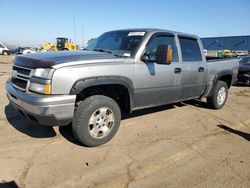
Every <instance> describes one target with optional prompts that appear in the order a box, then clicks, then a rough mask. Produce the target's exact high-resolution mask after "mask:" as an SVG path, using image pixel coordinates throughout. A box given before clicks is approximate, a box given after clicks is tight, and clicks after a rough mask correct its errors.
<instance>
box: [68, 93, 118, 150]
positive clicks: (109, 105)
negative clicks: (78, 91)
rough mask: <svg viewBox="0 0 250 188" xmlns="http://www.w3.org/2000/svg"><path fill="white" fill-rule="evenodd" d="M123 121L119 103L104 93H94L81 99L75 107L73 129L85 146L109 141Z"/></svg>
mask: <svg viewBox="0 0 250 188" xmlns="http://www.w3.org/2000/svg"><path fill="white" fill-rule="evenodd" d="M120 121H121V111H120V108H119V106H118V104H117V103H116V102H115V101H114V100H113V99H111V98H109V97H106V96H103V95H93V96H91V97H88V98H86V99H85V100H84V101H81V102H80V103H79V105H78V106H77V107H76V109H75V113H74V118H73V121H72V130H73V133H74V135H75V137H76V139H77V140H78V141H79V142H81V143H82V144H83V145H85V146H89V147H94V146H99V145H102V144H105V143H107V142H108V141H109V140H110V139H111V138H113V136H114V135H115V134H116V132H117V130H118V129H119V126H120Z"/></svg>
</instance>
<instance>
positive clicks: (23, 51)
mask: <svg viewBox="0 0 250 188" xmlns="http://www.w3.org/2000/svg"><path fill="white" fill-rule="evenodd" d="M12 53H13V54H30V53H36V51H35V50H33V49H31V48H30V47H18V48H15V49H13V50H12Z"/></svg>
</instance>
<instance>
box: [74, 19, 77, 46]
mask: <svg viewBox="0 0 250 188" xmlns="http://www.w3.org/2000/svg"><path fill="white" fill-rule="evenodd" d="M73 24H74V33H75V43H76V44H77V41H76V23H75V16H73Z"/></svg>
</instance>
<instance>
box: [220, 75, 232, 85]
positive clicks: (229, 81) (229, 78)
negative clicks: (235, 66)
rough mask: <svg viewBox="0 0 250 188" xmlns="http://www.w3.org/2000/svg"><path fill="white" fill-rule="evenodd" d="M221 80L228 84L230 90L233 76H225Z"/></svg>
mask: <svg viewBox="0 0 250 188" xmlns="http://www.w3.org/2000/svg"><path fill="white" fill-rule="evenodd" d="M219 80H220V81H224V82H226V83H227V86H228V88H230V86H231V82H232V75H224V76H222V77H220V78H219Z"/></svg>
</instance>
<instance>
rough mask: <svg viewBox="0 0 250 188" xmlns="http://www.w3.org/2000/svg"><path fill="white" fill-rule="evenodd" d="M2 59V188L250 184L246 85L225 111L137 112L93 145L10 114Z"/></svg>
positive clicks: (233, 93)
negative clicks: (101, 142)
mask: <svg viewBox="0 0 250 188" xmlns="http://www.w3.org/2000/svg"><path fill="white" fill-rule="evenodd" d="M10 70H11V57H10V56H8V57H7V56H0V103H1V106H0V187H4V186H6V185H10V187H12V186H13V187H17V186H18V187H34V188H38V187H58V188H62V187H67V188H68V187H139V188H141V187H250V134H249V133H250V87H233V88H232V89H231V90H230V95H229V99H228V102H227V104H226V106H225V107H224V108H223V109H222V110H219V111H215V110H210V109H207V107H206V105H205V103H204V102H201V101H196V100H193V101H188V102H185V103H177V104H174V105H167V106H163V107H159V108H153V109H147V110H143V111H138V112H136V113H134V114H133V115H132V116H130V117H128V118H126V119H124V120H122V123H121V127H120V129H119V131H118V133H117V135H116V136H115V137H114V138H113V139H112V140H111V141H110V142H109V143H108V144H105V145H103V146H100V147H96V148H87V147H83V146H81V145H79V144H78V142H77V141H76V140H75V139H74V137H73V135H72V132H71V129H70V127H60V128H59V127H45V126H39V125H38V124H36V123H32V122H29V121H27V120H25V119H24V118H23V117H21V116H20V115H19V114H18V113H17V112H15V111H14V110H13V109H12V108H11V107H10V106H9V105H8V100H7V98H6V95H5V89H4V84H5V81H6V80H7V78H8V75H9V73H10Z"/></svg>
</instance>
